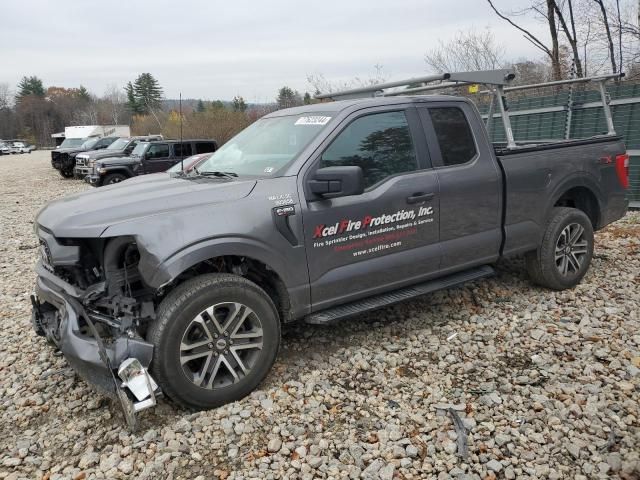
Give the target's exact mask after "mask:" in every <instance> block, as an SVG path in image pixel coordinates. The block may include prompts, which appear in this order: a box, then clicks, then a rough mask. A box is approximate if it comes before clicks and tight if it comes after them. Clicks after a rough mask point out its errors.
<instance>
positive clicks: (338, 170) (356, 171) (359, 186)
mask: <svg viewBox="0 0 640 480" xmlns="http://www.w3.org/2000/svg"><path fill="white" fill-rule="evenodd" d="M307 184H308V186H309V190H310V191H311V193H313V194H315V195H318V196H320V197H323V198H335V197H346V196H349V195H360V194H361V193H362V192H364V175H363V174H362V168H360V167H355V166H346V167H326V168H319V169H318V170H316V173H315V175H314V176H313V178H311V179H310V180H309V181H308V182H307Z"/></svg>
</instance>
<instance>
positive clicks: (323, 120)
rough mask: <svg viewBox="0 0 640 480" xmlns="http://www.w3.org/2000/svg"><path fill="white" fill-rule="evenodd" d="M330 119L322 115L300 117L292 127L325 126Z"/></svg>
mask: <svg viewBox="0 0 640 480" xmlns="http://www.w3.org/2000/svg"><path fill="white" fill-rule="evenodd" d="M329 120H331V117H325V116H323V115H314V116H308V117H300V118H299V119H298V120H296V123H294V125H326V124H327V123H328V122H329Z"/></svg>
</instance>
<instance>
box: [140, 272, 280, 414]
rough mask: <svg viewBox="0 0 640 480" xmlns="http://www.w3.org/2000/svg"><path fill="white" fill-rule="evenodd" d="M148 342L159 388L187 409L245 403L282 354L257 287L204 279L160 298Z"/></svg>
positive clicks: (269, 305) (275, 325)
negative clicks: (238, 402) (152, 352)
mask: <svg viewBox="0 0 640 480" xmlns="http://www.w3.org/2000/svg"><path fill="white" fill-rule="evenodd" d="M147 339H148V340H149V341H150V342H151V343H153V345H154V355H153V361H152V362H151V373H152V375H153V377H154V378H155V379H156V380H157V382H158V384H159V385H160V387H161V388H162V390H163V391H164V392H165V393H166V394H167V395H168V396H169V397H170V398H171V399H172V400H174V401H175V402H177V403H179V404H181V405H183V406H186V407H192V408H197V409H202V408H213V407H218V406H220V405H224V404H225V403H229V402H233V401H236V400H239V399H241V398H243V397H244V396H246V395H248V394H249V393H250V392H251V391H253V390H254V389H255V388H256V387H257V386H258V385H259V384H260V382H261V381H262V380H263V379H264V378H265V377H266V375H267V373H268V372H269V370H270V368H271V366H272V365H273V362H274V361H275V359H276V355H277V353H278V346H279V344H280V321H279V318H278V314H277V311H276V308H275V306H274V304H273V302H272V301H271V299H270V298H269V296H268V295H267V294H266V293H265V292H264V291H263V290H262V289H261V288H260V287H258V286H257V285H256V284H254V283H253V282H250V281H249V280H247V279H245V278H243V277H239V276H237V275H231V274H213V275H203V276H200V277H197V278H194V279H191V280H188V281H186V282H185V283H183V284H182V285H180V286H179V287H177V288H176V289H175V290H174V291H172V292H171V293H170V294H169V295H168V296H167V297H166V298H165V299H164V300H163V301H162V303H161V304H160V307H159V308H158V312H157V319H156V321H155V322H154V323H153V324H152V325H151V327H150V329H149V333H148V335H147Z"/></svg>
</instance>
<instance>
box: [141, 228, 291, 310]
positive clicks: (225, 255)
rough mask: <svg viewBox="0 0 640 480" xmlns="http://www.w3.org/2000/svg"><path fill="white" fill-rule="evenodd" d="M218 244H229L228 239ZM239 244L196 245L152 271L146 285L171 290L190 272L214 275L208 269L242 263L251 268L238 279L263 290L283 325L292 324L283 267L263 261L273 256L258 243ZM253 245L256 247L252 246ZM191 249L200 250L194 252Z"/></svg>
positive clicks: (172, 256) (213, 271) (175, 254)
mask: <svg viewBox="0 0 640 480" xmlns="http://www.w3.org/2000/svg"><path fill="white" fill-rule="evenodd" d="M217 240H218V241H221V240H227V241H228V240H229V239H228V238H226V239H217ZM236 240H238V239H236ZM242 240H243V241H244V242H243V243H242V244H240V245H238V244H236V245H230V244H228V243H227V244H226V245H216V244H215V243H214V244H213V245H212V244H211V243H209V242H208V243H207V244H205V245H203V244H201V243H198V244H195V245H192V246H190V247H188V248H186V249H182V250H181V251H180V252H176V253H174V254H173V255H171V257H169V258H168V259H166V260H165V261H163V262H162V263H161V264H160V265H159V266H158V267H157V268H156V269H155V272H154V273H153V274H152V277H151V279H150V280H149V281H148V283H149V284H150V285H152V286H155V288H157V289H158V290H165V289H167V288H171V289H172V288H175V286H177V285H178V284H180V283H181V279H184V278H185V275H187V274H188V273H189V272H193V271H197V270H200V269H202V270H204V271H203V272H202V273H206V272H207V271H209V272H211V273H215V270H211V265H212V264H215V263H216V262H219V261H223V262H225V265H227V264H229V263H230V264H233V263H234V262H235V263H236V264H239V263H242V262H245V263H246V264H247V265H249V266H250V268H249V269H248V271H247V272H245V273H244V274H241V276H243V277H245V278H247V279H248V280H251V281H253V282H254V283H255V284H256V285H258V286H259V287H260V288H262V289H263V290H265V292H266V293H267V294H268V295H269V297H270V298H271V299H272V300H273V302H274V303H275V304H276V306H277V308H278V313H279V314H280V318H281V320H282V321H283V322H287V321H290V320H292V317H291V312H292V304H291V297H290V295H289V286H288V283H289V282H288V279H287V278H286V277H285V276H284V275H283V274H282V273H281V272H282V271H283V270H284V269H283V268H282V266H281V267H280V268H277V267H274V266H273V265H274V264H273V261H270V260H268V259H267V258H265V257H266V256H267V255H274V252H273V251H271V250H267V249H266V248H265V246H264V245H260V244H259V243H258V242H255V241H253V242H251V243H249V244H247V243H246V241H247V239H242ZM252 243H255V244H256V245H252ZM257 245H260V246H261V247H262V248H260V249H257V248H255V247H256V246H257ZM193 247H199V248H196V249H194V248H193ZM225 247H226V248H225ZM242 247H246V248H242ZM260 252H263V254H262V255H260V254H259V253H260ZM276 255H277V254H276ZM276 258H277V257H276ZM284 260H285V259H282V262H284ZM239 266H240V265H239ZM283 266H284V264H283ZM240 268H242V266H240ZM220 272H226V273H235V272H234V271H233V270H231V269H229V268H226V269H224V270H221V271H220ZM141 274H142V275H143V277H145V272H142V271H141Z"/></svg>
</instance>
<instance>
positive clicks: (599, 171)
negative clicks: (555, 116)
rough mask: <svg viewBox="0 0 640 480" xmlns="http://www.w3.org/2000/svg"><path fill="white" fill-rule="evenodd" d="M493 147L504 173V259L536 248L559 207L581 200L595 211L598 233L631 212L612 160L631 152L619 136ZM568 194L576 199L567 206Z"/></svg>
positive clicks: (593, 215)
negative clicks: (553, 212) (551, 212)
mask: <svg viewBox="0 0 640 480" xmlns="http://www.w3.org/2000/svg"><path fill="white" fill-rule="evenodd" d="M494 149H495V152H496V157H497V159H498V164H499V165H500V168H501V170H502V173H503V191H504V206H503V224H504V227H503V228H504V243H503V246H502V254H503V255H513V254H518V253H523V252H527V251H530V250H533V249H535V248H537V246H538V245H540V241H541V238H542V232H543V231H544V228H545V221H546V219H547V218H549V211H550V209H551V208H553V207H554V206H555V205H565V206H574V207H576V206H578V205H575V202H581V203H582V204H583V205H582V206H583V207H584V208H585V209H586V210H587V211H590V212H592V213H591V214H590V215H589V216H590V217H591V219H592V222H593V226H594V230H597V229H600V228H603V227H604V226H606V225H607V224H609V223H610V222H612V221H614V220H616V219H618V218H620V217H621V216H622V215H623V214H624V211H625V210H626V208H627V201H626V199H625V191H624V189H623V188H622V187H621V185H620V182H619V179H618V177H617V174H616V168H615V162H612V159H615V157H616V155H620V154H624V153H625V151H626V150H625V146H624V143H623V142H622V137H620V136H613V135H600V136H595V137H591V138H585V139H575V140H560V141H548V142H544V143H541V142H536V143H523V144H520V145H518V146H517V147H516V148H509V149H507V148H506V147H505V146H503V145H500V144H494ZM567 192H571V195H569V196H568V197H571V201H570V202H569V203H566V204H565V203H563V202H564V200H563V196H564V197H566V198H568V197H567ZM576 199H577V200H576ZM571 202H573V203H574V204H573V205H571V204H570V203H571Z"/></svg>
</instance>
